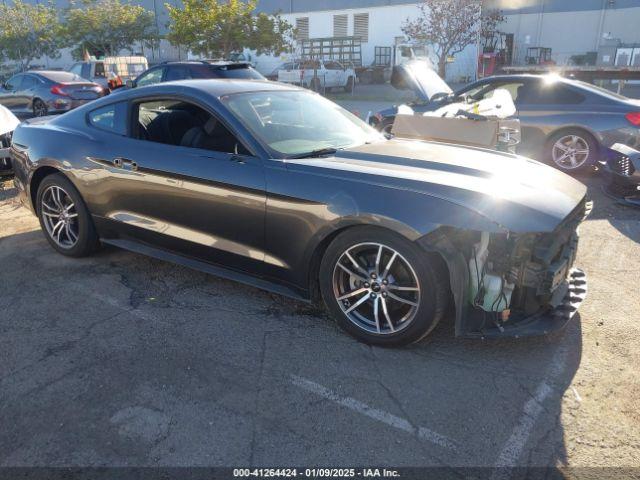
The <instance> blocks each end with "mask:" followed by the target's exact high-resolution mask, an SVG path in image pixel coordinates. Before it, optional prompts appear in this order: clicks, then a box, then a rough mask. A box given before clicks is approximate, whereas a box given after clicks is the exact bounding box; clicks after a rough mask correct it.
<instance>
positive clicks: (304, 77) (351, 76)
mask: <svg viewBox="0 0 640 480" xmlns="http://www.w3.org/2000/svg"><path fill="white" fill-rule="evenodd" d="M284 66H285V68H284V69H282V70H279V71H278V81H279V82H282V83H292V84H294V85H300V86H301V87H305V88H310V89H311V90H315V91H316V92H317V91H320V90H321V89H331V88H343V89H344V90H345V91H346V92H352V91H353V87H354V86H355V84H356V72H355V71H354V70H353V68H351V67H346V66H344V65H342V64H341V63H339V62H336V61H333V60H327V61H323V60H306V61H302V62H291V63H286V64H285V65H284ZM289 67H290V68H289Z"/></svg>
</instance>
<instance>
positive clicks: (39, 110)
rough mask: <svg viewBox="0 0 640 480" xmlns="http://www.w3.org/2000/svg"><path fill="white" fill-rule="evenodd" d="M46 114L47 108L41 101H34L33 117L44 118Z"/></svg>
mask: <svg viewBox="0 0 640 480" xmlns="http://www.w3.org/2000/svg"><path fill="white" fill-rule="evenodd" d="M46 114H47V106H46V105H45V104H44V102H42V101H41V100H36V101H35V102H34V104H33V115H34V116H36V117H44V116H45V115H46Z"/></svg>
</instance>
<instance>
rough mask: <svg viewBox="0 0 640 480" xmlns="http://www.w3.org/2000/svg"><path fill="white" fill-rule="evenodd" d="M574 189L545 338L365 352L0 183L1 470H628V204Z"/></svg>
mask: <svg viewBox="0 0 640 480" xmlns="http://www.w3.org/2000/svg"><path fill="white" fill-rule="evenodd" d="M584 181H586V182H588V183H589V185H590V196H591V198H592V199H593V200H594V201H595V208H594V211H593V212H592V214H591V216H590V218H589V219H588V220H587V221H586V223H585V224H584V225H583V227H582V229H581V234H582V243H581V249H580V252H579V258H578V265H579V266H580V267H581V268H583V269H584V270H585V271H586V272H587V275H588V279H589V293H588V297H587V300H586V302H585V303H584V305H583V306H582V308H581V310H580V313H579V314H578V315H577V316H576V317H574V320H573V321H572V323H571V324H570V325H569V327H568V329H567V330H566V331H564V332H562V333H560V334H557V335H554V336H553V337H549V338H540V339H527V340H510V341H490V342H482V341H469V340H459V339H456V338H454V336H453V325H452V321H451V320H450V319H449V320H445V321H443V322H442V323H441V324H440V325H439V326H438V327H437V328H436V330H435V332H434V334H433V335H432V336H430V337H429V339H428V340H427V341H424V342H422V343H420V344H418V345H415V346H412V347H410V348H403V349H381V348H371V347H368V346H366V345H363V344H361V343H358V342H356V341H354V340H352V339H351V338H350V337H349V336H347V335H346V334H344V333H342V332H341V331H340V330H339V329H338V328H337V326H335V325H334V323H333V322H332V321H331V320H330V319H329V318H328V317H327V316H326V315H324V314H323V312H322V311H320V310H318V309H316V308H314V307H312V306H309V305H306V304H302V303H297V302H295V301H291V300H287V299H285V298H283V297H280V296H277V295H274V294H269V293H265V292H263V291H260V290H256V289H254V288H250V287H246V286H243V285H240V284H236V283H233V282H229V281H225V280H221V279H218V278H215V277H212V276H207V275H204V274H201V273H198V272H195V271H191V270H188V269H186V268H182V267H178V266H174V265H172V264H169V263H165V262H162V261H157V260H154V259H151V258H147V257H143V256H141V255H136V254H133V253H128V252H125V251H120V250H117V249H114V248H105V249H103V250H102V251H101V252H100V253H99V254H98V255H96V256H93V257H90V258H85V259H80V260H78V259H69V258H65V257H63V256H61V255H59V254H57V253H55V252H54V251H53V250H52V249H51V248H50V247H49V245H48V244H47V243H46V241H45V239H44V237H43V235H42V233H41V232H40V229H39V225H38V223H37V220H36V218H35V217H34V216H32V215H31V214H30V213H29V212H28V211H27V210H25V209H24V208H22V207H19V206H18V205H17V203H16V200H15V197H14V195H15V190H14V189H13V188H12V185H11V184H10V183H4V184H3V190H2V193H1V194H0V195H1V196H0V219H1V222H0V265H1V266H0V269H1V270H0V280H1V283H0V285H1V287H2V288H1V289H0V418H1V419H2V429H1V430H0V465H2V466H34V465H47V466H63V465H64V466H69V465H77V466H88V465H90V466H102V465H109V466H122V465H134V466H167V465H170V466H180V465H183V466H198V465H206V466H218V465H219V466H240V467H242V466H249V465H253V466H255V465H258V466H293V465H316V466H344V465H360V466H385V465H389V466H486V467H491V468H493V467H497V466H502V465H518V466H551V467H553V466H558V465H570V466H576V467H580V466H623V467H624V466H636V467H637V466H640V414H639V413H638V412H639V409H638V406H639V405H638V398H640V380H639V377H638V374H637V372H638V370H637V366H638V365H640V353H639V351H640V349H639V347H638V341H637V340H638V338H639V337H640V322H639V320H640V318H639V317H638V312H640V300H639V299H638V295H637V289H638V273H637V272H638V271H639V270H640V246H639V243H638V242H640V213H639V212H638V211H634V210H631V209H628V208H626V207H620V206H616V205H614V204H613V203H612V201H611V200H609V199H608V198H607V197H604V196H603V195H602V194H601V193H600V189H599V188H600V187H599V185H600V181H599V179H598V178H597V177H590V178H586V179H584Z"/></svg>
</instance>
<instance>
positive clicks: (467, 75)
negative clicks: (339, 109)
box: [4, 0, 640, 81]
mask: <svg viewBox="0 0 640 480" xmlns="http://www.w3.org/2000/svg"><path fill="white" fill-rule="evenodd" d="M4 1H6V2H10V1H11V0H4ZM26 1H29V2H34V3H36V2H38V1H39V0H26ZM53 1H54V4H55V5H56V6H58V8H60V9H62V8H65V7H67V6H68V0H53ZM132 1H133V2H135V3H138V4H140V5H142V6H144V7H145V8H147V9H149V10H151V11H153V12H155V13H156V17H157V25H158V30H159V32H160V33H161V34H163V33H166V23H167V21H168V15H167V11H166V8H165V7H164V1H163V0H132ZM168 1H170V2H171V3H174V4H179V1H180V0H168ZM418 5H419V3H418V2H415V1H413V2H409V1H406V0H324V1H319V0H259V1H258V11H261V12H266V13H275V12H279V13H280V14H281V15H282V17H283V18H285V19H286V20H288V21H289V22H290V23H291V24H293V25H295V26H297V27H298V31H299V35H300V36H301V37H302V38H318V37H332V36H352V35H353V36H359V37H361V38H362V63H363V65H368V64H371V63H372V62H373V60H374V50H375V47H376V46H392V45H394V44H395V43H396V42H398V41H401V39H402V40H404V36H403V33H402V24H403V23H404V22H405V21H406V20H407V19H414V18H416V17H417V16H418V15H419V12H420V10H419V8H418ZM496 7H497V8H500V9H501V10H502V11H503V12H504V14H505V15H506V21H505V23H504V24H502V25H500V26H499V29H500V30H502V31H503V32H505V33H511V34H513V43H514V48H513V60H514V64H518V63H519V64H522V63H524V61H525V56H526V51H527V48H529V47H536V46H539V47H549V48H551V49H552V58H553V60H555V61H556V62H557V63H559V64H564V63H566V62H568V61H569V60H570V58H571V57H573V56H575V55H582V54H586V53H588V52H599V53H600V54H599V57H598V62H599V63H600V64H603V63H604V64H607V62H608V63H609V64H615V63H616V62H617V63H619V64H624V62H626V63H627V64H636V65H640V28H638V25H640V0H483V2H482V8H483V9H485V10H486V9H490V8H496ZM619 47H623V48H625V49H626V50H620V49H619ZM143 53H144V54H145V55H146V56H147V57H148V58H149V60H150V62H151V63H156V62H159V61H162V60H176V59H184V58H186V57H187V55H186V52H180V51H179V50H177V49H175V48H173V47H171V46H170V45H169V44H168V42H166V41H163V42H162V44H161V47H160V49H159V50H155V51H150V50H148V49H145V51H144V52H143ZM478 53H479V52H478V45H475V44H474V45H471V46H469V47H467V48H466V49H465V51H464V52H462V53H458V54H456V56H455V58H454V59H453V62H452V63H451V64H449V66H448V71H447V77H448V80H450V81H459V80H464V79H472V78H474V77H475V73H476V68H477V56H478ZM292 56H295V52H294V53H292V54H288V55H283V56H281V57H280V58H273V57H268V56H260V57H258V58H253V60H254V61H256V62H257V67H258V69H259V70H261V71H262V72H263V73H267V72H270V71H271V70H272V69H273V68H274V67H276V66H277V65H278V64H279V63H281V62H282V61H284V60H286V59H288V58H291V57H292ZM36 63H40V64H42V65H45V66H48V67H57V68H60V67H62V68H65V67H68V66H70V64H71V63H72V59H71V57H70V55H69V53H68V52H64V53H63V55H62V56H61V57H60V58H59V59H42V60H41V61H39V62H36Z"/></svg>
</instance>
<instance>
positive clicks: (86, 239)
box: [36, 173, 100, 257]
mask: <svg viewBox="0 0 640 480" xmlns="http://www.w3.org/2000/svg"><path fill="white" fill-rule="evenodd" d="M52 186H55V187H59V188H62V189H63V190H64V192H66V193H67V194H68V195H69V197H70V198H71V199H72V200H73V203H74V205H75V212H76V213H77V217H76V218H75V222H77V223H76V224H75V225H76V226H77V241H76V242H75V244H74V245H73V246H70V247H67V248H64V247H62V246H60V245H59V244H58V243H57V242H56V240H54V239H53V237H52V235H51V234H50V233H49V231H48V230H47V226H46V225H45V220H44V217H45V215H44V214H43V210H44V207H43V204H42V199H43V195H44V194H45V192H46V191H47V190H48V189H49V188H50V187H52ZM36 213H37V215H38V219H39V220H40V227H41V228H42V232H43V233H44V236H45V238H46V239H47V241H48V242H49V244H50V245H51V246H52V247H53V248H54V249H55V250H56V251H57V252H59V253H61V254H63V255H66V256H68V257H84V256H86V255H89V254H91V253H93V252H95V251H96V250H97V249H98V248H99V246H100V242H99V240H98V234H97V232H96V229H95V226H94V224H93V220H92V219H91V214H90V213H89V210H88V209H87V206H86V205H85V203H84V201H83V199H82V197H81V196H80V193H79V192H78V190H76V188H75V187H74V186H73V184H72V183H71V182H70V181H69V180H68V179H67V178H66V177H65V176H64V175H62V174H61V173H55V174H52V175H49V176H47V177H45V178H44V180H42V182H41V183H40V186H39V187H38V195H37V197H36Z"/></svg>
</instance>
